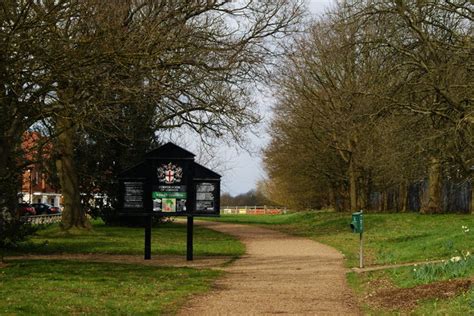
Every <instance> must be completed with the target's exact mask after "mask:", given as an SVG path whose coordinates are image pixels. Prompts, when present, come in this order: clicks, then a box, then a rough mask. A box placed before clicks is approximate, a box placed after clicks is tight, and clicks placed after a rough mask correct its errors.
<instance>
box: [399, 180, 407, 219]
mask: <svg viewBox="0 0 474 316" xmlns="http://www.w3.org/2000/svg"><path fill="white" fill-rule="evenodd" d="M398 192H399V211H400V212H406V211H407V209H408V181H403V182H402V183H400V187H399V191H398Z"/></svg>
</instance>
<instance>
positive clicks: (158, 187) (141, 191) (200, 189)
mask: <svg viewBox="0 0 474 316" xmlns="http://www.w3.org/2000/svg"><path fill="white" fill-rule="evenodd" d="M194 157H195V155H194V154H193V153H191V152H189V151H187V150H186V149H183V148H181V147H179V146H177V145H175V144H173V143H167V144H165V145H163V146H160V147H158V148H156V149H154V150H152V151H150V152H147V153H146V154H145V160H144V161H143V162H141V163H139V164H138V165H136V166H134V167H132V168H130V169H127V170H125V171H124V172H122V173H121V174H120V176H119V186H120V191H119V192H120V195H119V205H120V209H119V213H120V214H122V215H124V216H143V217H146V218H147V220H146V221H145V222H146V224H145V259H150V258H151V222H152V217H153V216H160V217H164V216H166V217H168V216H169V217H171V216H186V217H187V218H188V227H187V231H188V238H187V240H188V242H187V249H188V250H187V258H188V260H192V248H193V240H192V237H193V236H192V235H193V218H194V217H195V216H220V181H221V176H220V175H219V174H218V173H216V172H214V171H212V170H210V169H208V168H206V167H204V166H202V165H200V164H198V163H196V162H195V161H194Z"/></svg>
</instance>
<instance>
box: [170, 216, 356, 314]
mask: <svg viewBox="0 0 474 316" xmlns="http://www.w3.org/2000/svg"><path fill="white" fill-rule="evenodd" d="M195 224H196V225H200V226H203V227H206V228H210V229H214V230H217V231H220V232H223V233H227V234H231V235H234V236H236V237H238V238H239V239H240V240H241V241H242V242H243V243H244V244H245V246H246V249H247V251H246V254H245V255H244V256H242V257H241V258H240V259H239V260H237V261H236V262H234V263H233V264H232V265H230V266H228V267H226V268H225V271H226V272H227V273H226V276H225V277H223V278H222V279H220V280H218V281H217V283H216V284H215V289H214V291H211V292H210V293H208V294H206V295H202V296H195V297H194V298H193V299H191V300H190V301H189V302H188V304H187V305H186V306H185V307H184V308H183V309H182V310H181V311H180V312H179V315H262V314H291V315H358V314H360V311H359V308H358V307H357V304H356V300H355V298H354V296H353V293H352V292H351V290H350V289H349V288H348V286H347V283H346V279H345V273H346V272H347V269H346V268H344V266H343V256H342V254H341V253H339V252H338V251H337V250H335V249H334V248H331V247H329V246H326V245H323V244H320V243H317V242H315V241H312V240H309V239H306V238H299V237H294V236H289V235H286V234H283V233H280V232H276V231H273V230H270V229H265V228H260V227H256V226H248V225H237V224H227V223H218V222H200V221H197V222H196V223H195Z"/></svg>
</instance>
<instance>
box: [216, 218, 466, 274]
mask: <svg viewBox="0 0 474 316" xmlns="http://www.w3.org/2000/svg"><path fill="white" fill-rule="evenodd" d="M350 219H351V215H350V214H348V213H333V212H301V213H292V214H286V215H224V216H222V217H221V218H220V219H218V220H219V221H224V222H235V223H247V224H257V225H271V227H272V228H274V229H278V230H280V231H284V232H287V233H290V234H295V235H300V236H305V237H308V238H312V239H314V240H317V241H320V242H323V243H325V244H328V245H331V246H333V247H335V248H337V249H339V250H340V251H341V252H342V253H344V255H345V256H346V259H347V264H348V266H350V267H354V266H357V265H358V250H359V235H358V234H354V233H352V232H351V230H350V228H349V223H350ZM364 224H365V225H364V226H365V232H364V247H365V259H366V260H365V264H366V265H367V266H371V265H379V264H397V263H405V262H416V261H425V260H435V259H446V258H451V257H452V256H457V255H460V254H461V252H462V251H464V252H466V251H469V250H471V252H472V250H474V216H472V215H453V214H450V215H419V214H414V213H409V214H371V213H367V214H364ZM463 227H468V229H469V228H471V229H469V231H467V232H466V229H464V228H463Z"/></svg>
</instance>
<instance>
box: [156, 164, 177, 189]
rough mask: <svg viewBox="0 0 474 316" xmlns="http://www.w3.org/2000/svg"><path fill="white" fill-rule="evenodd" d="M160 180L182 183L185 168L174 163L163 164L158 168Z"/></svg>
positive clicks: (168, 182) (167, 182)
mask: <svg viewBox="0 0 474 316" xmlns="http://www.w3.org/2000/svg"><path fill="white" fill-rule="evenodd" d="M157 175H158V180H159V181H160V182H164V183H166V184H173V183H180V182H181V178H182V177H183V168H181V167H179V166H177V165H174V164H172V163H171V162H170V163H168V164H162V165H161V166H160V167H158V169H157Z"/></svg>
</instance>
